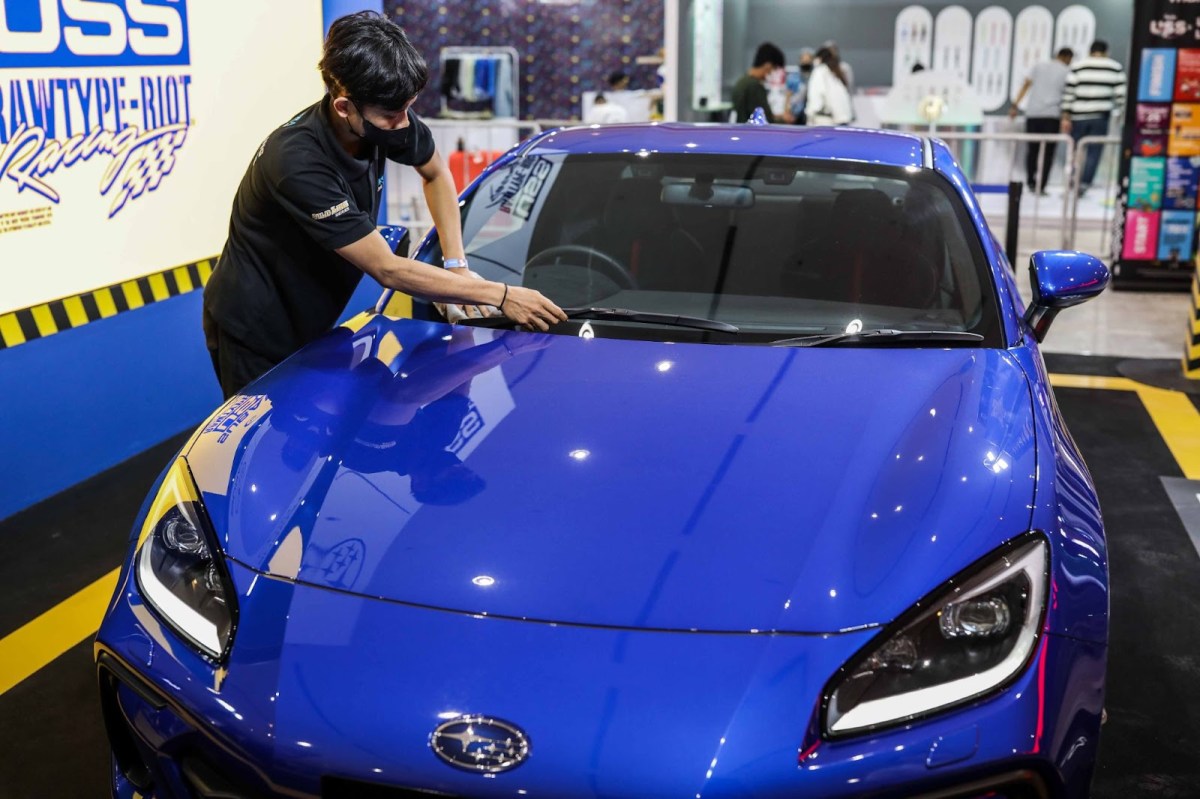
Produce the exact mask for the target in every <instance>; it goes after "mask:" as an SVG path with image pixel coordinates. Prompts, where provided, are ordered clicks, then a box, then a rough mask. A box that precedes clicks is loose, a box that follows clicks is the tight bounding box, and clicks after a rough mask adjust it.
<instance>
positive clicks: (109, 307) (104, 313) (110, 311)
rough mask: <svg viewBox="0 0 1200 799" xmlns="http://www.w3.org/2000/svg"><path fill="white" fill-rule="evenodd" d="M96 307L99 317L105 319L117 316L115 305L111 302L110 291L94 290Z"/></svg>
mask: <svg viewBox="0 0 1200 799" xmlns="http://www.w3.org/2000/svg"><path fill="white" fill-rule="evenodd" d="M95 297H96V307H97V308H99V309H100V317H101V318H103V319H107V318H108V317H110V316H116V315H117V304H116V303H115V302H113V298H112V291H110V290H109V289H96V294H95Z"/></svg>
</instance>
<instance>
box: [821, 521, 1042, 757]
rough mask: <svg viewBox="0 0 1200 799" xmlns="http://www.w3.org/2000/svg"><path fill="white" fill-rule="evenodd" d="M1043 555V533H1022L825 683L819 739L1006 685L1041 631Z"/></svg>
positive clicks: (901, 719) (930, 710)
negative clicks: (822, 731)
mask: <svg viewBox="0 0 1200 799" xmlns="http://www.w3.org/2000/svg"><path fill="white" fill-rule="evenodd" d="M1048 552H1049V548H1048V545H1047V544H1046V541H1045V539H1043V538H1042V537H1041V536H1025V537H1022V538H1021V539H1018V540H1017V541H1016V542H1014V543H1012V544H1010V545H1008V546H1005V547H1003V548H1002V549H1001V550H1000V551H998V552H996V553H993V554H991V555H989V556H988V557H986V558H984V559H983V560H982V561H980V562H979V563H977V564H976V565H974V566H972V567H971V568H969V569H967V570H966V571H965V572H963V573H962V574H961V575H959V576H958V577H955V578H954V579H953V580H951V581H950V582H949V583H948V584H947V586H948V587H944V588H943V589H941V590H940V591H939V592H937V593H935V594H932V595H930V596H929V597H927V598H926V599H923V600H922V601H921V602H919V603H917V605H916V606H915V607H914V608H913V609H912V610H911V611H909V613H907V614H906V615H905V616H902V617H901V618H900V619H899V620H897V623H896V624H895V625H893V626H892V627H891V628H889V630H888V631H886V632H885V633H884V635H883V636H881V637H879V638H877V639H875V640H873V641H872V642H871V644H870V645H869V646H867V647H866V648H864V649H863V650H862V651H860V652H859V653H858V654H856V655H855V656H854V657H853V658H851V659H850V660H849V661H848V662H847V663H846V665H845V666H843V667H842V668H841V669H840V670H839V671H838V673H837V674H836V675H835V676H834V678H833V679H832V680H831V681H830V683H829V686H828V688H827V689H826V691H825V702H824V729H825V732H826V734H827V735H829V736H831V737H832V736H839V735H847V734H851V733H858V732H863V731H866V730H872V729H876V728H879V727H883V726H887V725H891V724H897V723H901V722H905V721H909V720H911V719H914V718H916V717H918V716H924V715H927V714H929V713H933V712H935V711H939V710H944V709H946V708H948V707H950V706H952V705H959V704H961V703H963V702H968V701H970V700H972V699H975V698H978V697H980V696H983V695H984V694H987V693H989V692H991V691H995V690H996V689H998V688H1000V687H1001V686H1003V685H1005V684H1007V682H1008V681H1009V680H1010V679H1012V678H1013V677H1015V676H1016V675H1017V674H1019V673H1020V672H1021V671H1022V670H1023V669H1024V668H1025V666H1026V664H1027V663H1028V662H1029V659H1030V657H1031V655H1032V654H1033V650H1034V647H1035V644H1036V643H1037V641H1038V638H1039V637H1040V635H1041V629H1042V617H1043V612H1044V610H1045V605H1046V593H1047V592H1046V585H1047V581H1048V563H1047V555H1048Z"/></svg>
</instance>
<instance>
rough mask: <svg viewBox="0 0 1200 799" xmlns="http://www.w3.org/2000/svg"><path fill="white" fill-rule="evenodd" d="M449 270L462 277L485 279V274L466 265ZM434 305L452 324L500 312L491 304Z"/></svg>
mask: <svg viewBox="0 0 1200 799" xmlns="http://www.w3.org/2000/svg"><path fill="white" fill-rule="evenodd" d="M446 271H448V272H453V273H454V274H456V275H460V276H462V277H469V278H474V279H475V280H483V275H480V274H476V273H475V272H472V271H471V270H470V269H468V268H467V267H465V266H462V267H456V268H454V269H447V270H446ZM434 307H435V308H437V309H438V311H439V312H440V313H441V314H442V316H444V317H446V321H447V322H450V323H451V324H455V323H458V322H460V321H462V320H463V319H477V318H481V317H484V316H497V315H498V314H499V313H500V310H499V309H498V308H495V307H493V306H491V305H453V304H451V303H445V304H443V303H440V302H435V303H434Z"/></svg>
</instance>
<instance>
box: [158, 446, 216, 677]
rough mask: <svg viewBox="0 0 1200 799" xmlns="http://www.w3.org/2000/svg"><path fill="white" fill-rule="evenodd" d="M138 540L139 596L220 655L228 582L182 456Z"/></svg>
mask: <svg viewBox="0 0 1200 799" xmlns="http://www.w3.org/2000/svg"><path fill="white" fill-rule="evenodd" d="M138 540H139V542H140V546H141V549H140V550H139V551H138V554H137V558H136V570H135V571H136V574H137V582H138V588H139V589H140V590H141V592H142V596H143V597H145V599H146V601H147V602H148V603H149V605H150V606H151V607H152V608H153V609H154V610H155V611H157V613H158V615H159V616H161V617H162V618H163V620H164V621H166V622H167V624H169V625H170V626H171V627H172V628H173V629H174V630H175V631H176V632H177V633H179V634H180V635H182V636H183V637H184V638H185V639H187V640H188V641H189V642H191V643H192V644H193V645H194V646H196V647H197V648H198V649H200V651H201V652H203V653H204V654H205V655H208V656H209V657H211V658H214V659H220V658H221V657H222V656H223V655H224V654H225V652H226V651H227V650H228V647H229V641H230V638H231V637H232V635H233V628H234V618H235V614H236V605H235V603H234V599H233V594H232V591H231V590H230V588H231V586H232V583H231V582H230V579H229V573H228V572H227V571H226V569H225V564H224V562H223V560H222V559H221V558H220V557H219V550H218V549H217V547H216V543H215V537H214V535H213V533H212V529H211V527H210V525H209V523H208V516H207V514H206V513H205V511H204V506H203V504H202V503H201V502H200V492H199V491H198V490H197V489H196V484H195V482H194V481H193V479H192V474H191V471H190V470H189V469H188V466H187V462H186V461H184V459H183V458H179V459H178V460H176V461H175V463H174V465H172V466H171V469H170V471H169V472H168V473H167V477H166V479H165V480H164V481H163V484H162V488H160V489H159V491H158V495H157V496H156V497H155V498H154V503H153V504H152V505H151V506H150V511H149V513H147V514H146V521H145V523H144V524H143V526H142V531H141V535H140V537H139V539H138Z"/></svg>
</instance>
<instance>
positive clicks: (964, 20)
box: [933, 6, 971, 81]
mask: <svg viewBox="0 0 1200 799" xmlns="http://www.w3.org/2000/svg"><path fill="white" fill-rule="evenodd" d="M933 68H934V69H935V70H937V71H939V72H948V73H950V74H952V75H954V76H956V77H958V78H960V79H961V80H963V81H966V80H968V79H969V78H970V74H971V12H969V11H967V10H966V9H965V8H963V7H962V6H947V7H946V8H943V9H942V10H941V11H939V12H938V15H937V19H936V20H935V21H934V23H933Z"/></svg>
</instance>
